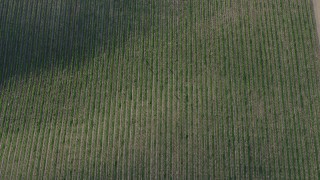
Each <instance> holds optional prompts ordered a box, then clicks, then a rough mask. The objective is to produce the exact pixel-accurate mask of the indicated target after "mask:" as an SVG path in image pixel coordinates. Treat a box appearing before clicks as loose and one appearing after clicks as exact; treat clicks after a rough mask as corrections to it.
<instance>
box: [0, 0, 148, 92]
mask: <svg viewBox="0 0 320 180" xmlns="http://www.w3.org/2000/svg"><path fill="white" fill-rule="evenodd" d="M144 2H145V1H144ZM147 11H148V6H147V5H146V3H144V4H142V2H139V1H138V2H137V1H130V0H74V1H63V0H39V1H36V0H25V1H20V0H0V88H1V87H3V86H4V85H5V84H6V82H7V81H8V79H10V78H12V77H19V76H22V75H26V76H28V75H30V73H32V74H39V73H41V72H43V71H44V70H46V71H47V70H51V69H53V68H57V67H58V68H60V69H61V68H62V69H63V68H66V67H67V66H70V65H71V66H79V65H81V64H83V62H84V61H86V60H90V59H93V57H95V56H97V55H99V54H100V53H103V52H108V48H109V47H114V46H117V44H119V43H121V44H122V43H124V42H125V41H126V39H127V38H128V35H129V33H135V34H136V35H139V34H141V32H139V31H137V32H133V31H134V30H135V28H134V27H135V26H137V25H136V24H138V23H139V22H140V21H141V18H142V17H143V14H144V13H148V12H147Z"/></svg>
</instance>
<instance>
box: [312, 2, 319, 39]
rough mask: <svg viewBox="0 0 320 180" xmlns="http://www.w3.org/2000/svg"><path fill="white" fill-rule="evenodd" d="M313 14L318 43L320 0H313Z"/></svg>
mask: <svg viewBox="0 0 320 180" xmlns="http://www.w3.org/2000/svg"><path fill="white" fill-rule="evenodd" d="M313 8H314V15H315V18H316V24H317V32H318V40H319V45H320V0H313Z"/></svg>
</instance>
